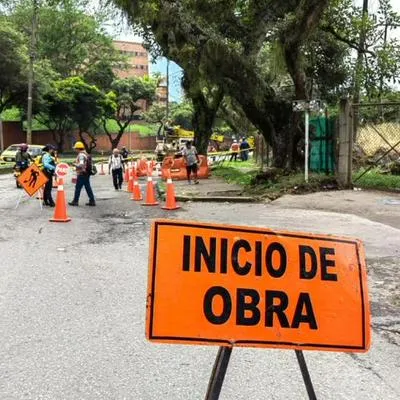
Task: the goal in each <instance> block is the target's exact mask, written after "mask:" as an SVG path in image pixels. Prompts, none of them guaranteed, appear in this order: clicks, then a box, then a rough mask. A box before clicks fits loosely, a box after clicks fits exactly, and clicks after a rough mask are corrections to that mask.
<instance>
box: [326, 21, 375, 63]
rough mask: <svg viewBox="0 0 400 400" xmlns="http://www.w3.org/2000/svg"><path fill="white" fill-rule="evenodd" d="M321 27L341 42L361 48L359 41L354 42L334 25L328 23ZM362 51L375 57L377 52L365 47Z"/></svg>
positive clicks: (351, 46)
mask: <svg viewBox="0 0 400 400" xmlns="http://www.w3.org/2000/svg"><path fill="white" fill-rule="evenodd" d="M320 29H321V30H322V31H323V32H326V33H329V34H331V35H332V36H333V37H334V38H335V39H337V40H339V41H340V42H342V43H344V44H347V45H348V46H349V47H350V48H352V49H354V50H357V51H358V50H359V45H358V43H355V42H353V41H352V40H350V39H347V38H346V37H344V36H342V35H340V34H339V33H338V32H336V31H335V29H333V27H332V26H328V25H322V26H320ZM361 52H362V53H366V54H370V55H371V56H373V57H376V53H375V52H373V51H372V50H368V49H363V50H361Z"/></svg>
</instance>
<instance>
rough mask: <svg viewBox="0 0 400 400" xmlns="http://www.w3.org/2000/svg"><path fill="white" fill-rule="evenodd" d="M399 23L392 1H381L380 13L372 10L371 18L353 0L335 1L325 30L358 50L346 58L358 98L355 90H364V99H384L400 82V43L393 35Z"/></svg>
mask: <svg viewBox="0 0 400 400" xmlns="http://www.w3.org/2000/svg"><path fill="white" fill-rule="evenodd" d="M399 24H400V15H399V14H398V13H396V12H395V11H394V10H393V7H392V5H391V1H390V0H381V1H379V7H378V9H377V11H376V12H371V10H369V13H368V15H366V14H363V13H362V9H361V7H359V6H355V5H354V4H353V2H352V0H335V1H332V2H331V6H330V8H329V10H328V12H327V13H326V17H325V20H324V22H323V24H322V25H321V29H322V30H323V31H325V32H327V33H329V34H330V35H331V38H332V39H333V40H334V41H335V42H339V43H342V44H344V45H346V46H347V48H348V49H349V50H356V52H355V51H352V52H349V53H348V55H347V57H346V59H345V60H346V62H347V64H348V65H349V66H350V67H351V74H350V75H352V79H351V81H350V82H349V84H348V87H349V88H350V87H352V88H353V94H354V96H355V97H358V93H355V92H354V91H357V90H358V88H360V90H361V97H362V96H366V97H367V98H368V99H369V100H371V99H374V98H382V97H385V93H387V92H390V91H391V90H392V86H393V85H394V84H397V83H399V82H400V50H399V48H400V41H399V39H398V38H397V36H396V35H393V33H391V32H392V31H393V30H394V29H396V28H397V27H398V26H399ZM363 36H365V38H366V40H365V43H363V40H362V39H363ZM357 53H359V59H358V60H356V58H355V57H356V56H357Z"/></svg>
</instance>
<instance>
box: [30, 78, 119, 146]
mask: <svg viewBox="0 0 400 400" xmlns="http://www.w3.org/2000/svg"><path fill="white" fill-rule="evenodd" d="M110 107H111V108H112V107H113V103H112V99H111V100H110V98H108V97H107V96H105V95H104V93H103V92H101V91H100V90H99V89H98V88H97V87H96V86H93V85H89V84H88V83H86V82H85V81H84V80H83V79H82V78H79V77H71V78H66V79H61V80H57V81H54V82H53V83H52V84H51V87H50V89H49V90H48V91H47V93H45V94H44V95H43V98H42V101H41V104H40V106H39V110H40V112H39V114H38V118H39V120H40V122H42V123H43V124H44V125H46V126H47V127H48V128H49V129H50V130H51V131H52V133H53V138H54V141H55V142H56V143H57V147H58V150H59V151H60V152H62V151H63V148H64V144H65V140H66V138H67V135H68V133H71V132H72V131H73V130H76V131H77V133H78V136H79V139H80V140H81V141H82V142H83V143H84V144H85V148H86V150H87V151H88V152H89V153H90V152H91V151H92V150H93V149H94V148H95V147H96V134H97V132H98V130H99V123H100V122H99V121H100V119H101V118H102V116H103V115H104V113H105V112H108V109H109V108H110Z"/></svg>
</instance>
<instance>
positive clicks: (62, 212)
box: [49, 184, 71, 222]
mask: <svg viewBox="0 0 400 400" xmlns="http://www.w3.org/2000/svg"><path fill="white" fill-rule="evenodd" d="M49 221H50V222H69V221H71V218H69V217H68V216H67V203H66V201H65V192H64V185H61V184H60V185H58V188H57V199H56V208H55V209H54V217H53V218H51V219H50V220H49Z"/></svg>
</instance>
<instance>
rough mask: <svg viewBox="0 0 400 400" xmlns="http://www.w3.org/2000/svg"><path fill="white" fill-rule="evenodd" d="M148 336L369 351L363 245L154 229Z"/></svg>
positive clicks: (285, 235) (159, 225)
mask: <svg viewBox="0 0 400 400" xmlns="http://www.w3.org/2000/svg"><path fill="white" fill-rule="evenodd" d="M147 338H148V339H149V340H152V341H157V342H164V343H175V342H177V343H192V344H194V343H197V344H216V345H219V346H233V345H234V346H254V347H278V348H290V349H296V350H301V349H308V350H312V349H315V350H317V349H318V350H332V351H351V352H356V351H359V352H362V351H367V350H368V348H369V346H370V313H369V302H368V288H367V277H366V266H365V256H364V249H363V246H362V244H361V242H359V241H358V240H353V239H349V238H340V237H334V236H328V235H327V236H321V235H313V234H306V233H289V232H279V231H272V230H267V229H258V228H249V227H239V226H226V225H215V224H200V223H194V222H193V223H191V222H178V221H171V220H158V221H155V222H154V223H153V226H152V233H151V248H150V264H149V287H148V305H147Z"/></svg>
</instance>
